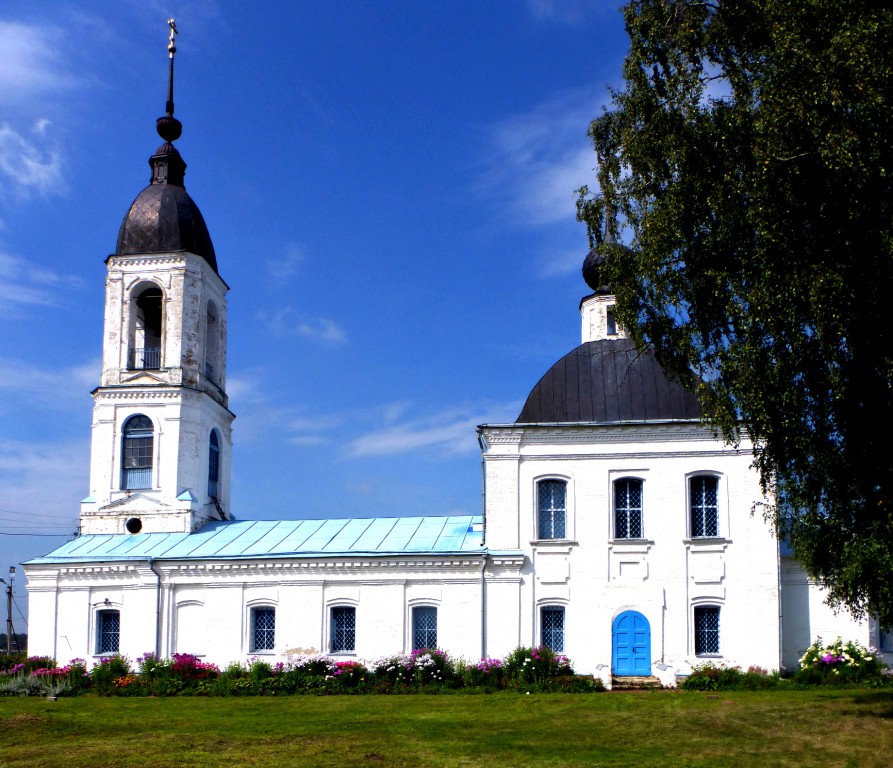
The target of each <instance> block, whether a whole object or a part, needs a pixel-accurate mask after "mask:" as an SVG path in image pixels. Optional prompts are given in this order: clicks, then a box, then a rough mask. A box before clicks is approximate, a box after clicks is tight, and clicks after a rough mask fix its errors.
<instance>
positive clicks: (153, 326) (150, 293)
mask: <svg viewBox="0 0 893 768" xmlns="http://www.w3.org/2000/svg"><path fill="white" fill-rule="evenodd" d="M133 303H134V310H135V311H134V314H133V337H132V339H131V344H130V361H129V363H130V365H129V367H130V368H131V369H134V370H141V369H157V368H161V330H162V320H163V314H164V310H163V306H164V295H163V294H162V292H161V288H159V287H158V286H156V285H153V286H151V287H149V288H146V289H145V290H144V291H142V292H141V293H140V294H139V295H137V296H136V298H135V299H134V301H133Z"/></svg>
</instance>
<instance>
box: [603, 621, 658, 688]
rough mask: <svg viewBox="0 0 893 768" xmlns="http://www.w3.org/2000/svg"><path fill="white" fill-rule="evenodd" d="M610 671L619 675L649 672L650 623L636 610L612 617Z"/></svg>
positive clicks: (636, 674)
mask: <svg viewBox="0 0 893 768" xmlns="http://www.w3.org/2000/svg"><path fill="white" fill-rule="evenodd" d="M611 672H612V674H615V675H618V676H621V677H622V676H638V675H643V676H647V675H650V674H651V625H650V624H649V623H648V619H646V618H645V617H644V616H643V615H642V614H641V613H639V612H638V611H624V612H623V613H621V614H618V616H617V617H616V618H615V619H614V623H613V624H612V626H611Z"/></svg>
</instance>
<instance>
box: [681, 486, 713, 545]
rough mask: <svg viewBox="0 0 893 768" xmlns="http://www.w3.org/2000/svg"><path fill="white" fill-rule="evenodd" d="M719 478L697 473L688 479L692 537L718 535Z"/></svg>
mask: <svg viewBox="0 0 893 768" xmlns="http://www.w3.org/2000/svg"><path fill="white" fill-rule="evenodd" d="M718 486H719V480H717V479H716V478H715V477H712V476H710V475H698V476H697V477H693V478H691V479H690V480H689V486H688V487H689V502H690V504H691V535H692V537H703V536H719V507H718V504H717V498H718V496H719V494H718Z"/></svg>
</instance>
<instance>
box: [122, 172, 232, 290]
mask: <svg viewBox="0 0 893 768" xmlns="http://www.w3.org/2000/svg"><path fill="white" fill-rule="evenodd" d="M171 251H189V252H190V253H194V254H195V255H196V256H201V257H202V258H203V259H204V260H205V261H207V262H208V264H209V265H210V266H211V268H212V269H213V270H214V271H215V272H217V256H216V255H215V253H214V244H213V243H212V242H211V234H210V233H209V232H208V226H207V224H205V220H204V217H202V214H201V211H199V209H198V206H197V205H196V204H195V202H194V201H193V199H192V198H191V197H190V196H189V195H188V194H187V192H186V190H185V189H184V188H183V187H181V186H179V185H177V184H150V185H149V186H148V187H146V188H145V189H144V190H143V191H142V192H140V193H139V195H137V198H136V200H134V201H133V204H132V205H131V206H130V210H128V211H127V215H126V216H125V217H124V221H122V222H121V229H120V231H119V232H118V246H117V248H116V249H115V253H116V254H117V255H130V254H136V253H167V252H171Z"/></svg>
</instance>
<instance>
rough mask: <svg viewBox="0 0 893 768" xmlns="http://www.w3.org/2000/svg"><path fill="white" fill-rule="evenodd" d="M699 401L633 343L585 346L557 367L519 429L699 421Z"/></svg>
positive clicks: (526, 406) (535, 390) (539, 389)
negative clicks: (545, 426)
mask: <svg viewBox="0 0 893 768" xmlns="http://www.w3.org/2000/svg"><path fill="white" fill-rule="evenodd" d="M700 416H701V411H700V407H699V405H698V398H697V396H696V395H695V394H694V393H693V392H691V391H690V390H688V389H686V388H685V387H683V386H682V385H681V384H680V383H678V382H676V381H670V380H669V379H668V378H667V376H666V374H665V373H664V372H663V369H662V368H661V367H660V365H659V364H658V362H657V359H656V358H655V357H654V355H653V354H652V353H651V352H647V351H646V352H639V351H638V350H637V349H636V346H635V344H634V343H633V342H632V341H630V340H629V339H616V340H615V339H610V340H608V339H602V340H600V341H588V342H586V343H585V344H581V345H580V346H579V347H577V348H576V349H575V350H574V351H573V352H571V353H569V354H567V355H565V356H564V357H563V358H561V360H559V361H558V362H557V363H555V365H553V366H552V367H551V368H550V369H549V371H548V372H547V373H546V375H545V376H543V378H541V379H540V380H539V382H538V383H537V385H536V386H535V387H534V388H533V391H531V393H530V395H529V396H528V398H527V402H526V403H524V408H522V409H521V413H520V415H519V416H518V418H517V420H516V422H515V423H516V424H560V423H579V422H600V423H612V422H624V421H678V420H685V421H696V420H698V419H700Z"/></svg>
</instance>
